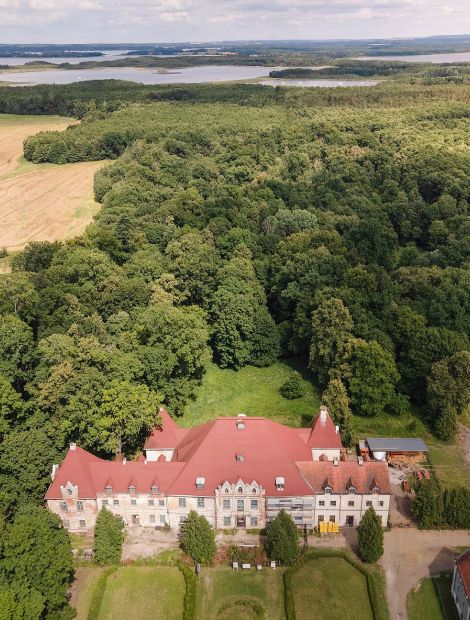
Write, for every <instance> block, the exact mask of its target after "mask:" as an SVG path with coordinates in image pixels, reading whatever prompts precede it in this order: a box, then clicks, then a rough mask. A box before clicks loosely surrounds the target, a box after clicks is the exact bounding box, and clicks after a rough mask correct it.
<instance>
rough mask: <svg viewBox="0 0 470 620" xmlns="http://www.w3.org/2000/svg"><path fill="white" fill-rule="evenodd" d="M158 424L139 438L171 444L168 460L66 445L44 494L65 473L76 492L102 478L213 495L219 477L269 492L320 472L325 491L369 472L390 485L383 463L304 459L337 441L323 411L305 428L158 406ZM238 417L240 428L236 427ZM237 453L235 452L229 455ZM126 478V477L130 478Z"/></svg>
mask: <svg viewBox="0 0 470 620" xmlns="http://www.w3.org/2000/svg"><path fill="white" fill-rule="evenodd" d="M160 415H161V417H162V425H161V428H160V429H159V430H154V431H153V433H152V434H151V436H150V437H149V439H148V440H147V442H146V444H145V447H146V448H173V449H174V454H173V460H172V461H171V462H165V461H162V462H160V461H149V462H147V463H146V462H145V461H142V460H139V461H138V462H131V461H128V462H127V463H123V462H117V461H105V460H102V459H99V458H97V457H95V456H93V455H91V454H90V453H88V452H86V451H85V450H82V449H81V448H77V449H76V450H70V451H69V453H68V454H67V456H66V457H65V459H64V461H63V463H62V465H61V467H60V468H59V470H58V472H57V473H56V478H55V480H54V482H53V483H52V484H51V486H50V488H49V490H48V492H47V494H46V499H56V498H60V497H61V493H60V486H61V485H62V486H63V485H65V484H66V483H67V481H69V480H70V482H71V483H72V484H74V485H77V484H78V487H79V496H80V497H82V498H88V497H95V496H96V494H97V493H103V492H104V488H105V486H106V484H107V483H108V481H110V480H111V481H112V484H111V486H112V487H113V492H119V493H126V492H128V488H129V486H130V484H131V483H133V484H135V486H136V492H137V493H149V492H150V489H151V486H152V484H157V485H158V486H159V488H160V490H161V491H162V492H164V493H167V494H170V495H200V496H204V495H206V496H207V495H213V494H214V490H215V489H216V488H217V487H218V486H219V485H220V484H222V483H223V482H224V481H225V480H228V481H229V482H231V483H235V482H237V481H238V480H239V479H241V480H243V481H244V482H246V483H251V482H253V481H254V480H255V481H256V482H257V483H258V484H260V485H261V486H263V487H264V488H265V489H266V494H267V495H270V496H276V495H279V496H293V495H294V496H295V495H309V494H311V492H312V489H313V491H314V492H321V491H322V486H323V484H324V482H325V480H329V481H331V485H332V487H333V491H338V492H346V485H347V483H348V481H349V480H350V479H352V480H354V482H355V483H356V484H357V490H358V492H359V493H360V492H367V493H369V492H370V491H371V483H372V480H373V479H374V478H375V479H377V481H378V484H379V486H380V488H381V490H382V492H384V493H388V492H390V485H389V481H388V472H387V466H386V464H384V463H376V462H372V463H364V465H362V466H359V465H358V464H357V463H355V462H354V463H353V462H340V463H339V465H337V466H335V465H333V463H331V462H313V461H311V458H312V455H311V449H312V448H319V449H322V448H325V449H328V448H341V447H342V446H341V439H340V435H339V434H338V433H336V430H335V426H334V424H333V423H332V421H331V420H330V419H329V416H328V414H327V413H325V414H323V415H320V416H318V417H317V418H316V419H315V421H314V423H313V425H312V429H311V431H310V430H309V429H293V428H290V427H287V426H283V425H282V424H278V423H277V422H273V421H272V420H268V419H266V418H260V417H246V418H240V417H226V418H218V419H216V420H212V421H210V422H207V423H205V424H202V425H201V426H198V427H195V428H192V429H182V428H180V427H179V426H178V425H177V424H176V422H174V420H173V419H172V418H171V417H170V416H169V415H168V413H167V412H166V411H161V414H160ZM241 420H243V423H244V424H243V426H244V428H243V429H241V428H239V426H240V421H241ZM236 455H239V458H238V459H237V458H236ZM277 476H282V477H283V478H284V480H285V484H284V488H283V490H282V491H278V490H277V489H276V483H275V481H276V477H277ZM199 477H202V478H205V484H204V488H203V489H197V488H196V478H199ZM131 481H132V482H131Z"/></svg>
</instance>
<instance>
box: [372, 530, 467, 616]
mask: <svg viewBox="0 0 470 620" xmlns="http://www.w3.org/2000/svg"><path fill="white" fill-rule="evenodd" d="M455 547H470V532H468V531H465V530H456V531H451V530H445V531H419V530H417V529H415V528H406V529H400V528H394V529H392V531H390V532H386V533H385V552H384V555H383V557H382V559H381V560H380V564H381V565H382V568H383V570H384V572H385V578H386V581H387V595H388V604H389V609H390V620H406V618H407V612H406V598H407V596H408V592H409V591H410V590H411V589H412V588H414V587H415V586H416V585H417V584H418V582H419V581H420V580H421V579H423V577H429V576H430V575H432V574H434V573H439V572H441V571H445V570H452V568H453V566H454V556H455V553H454V551H453V549H455ZM423 620H424V619H423Z"/></svg>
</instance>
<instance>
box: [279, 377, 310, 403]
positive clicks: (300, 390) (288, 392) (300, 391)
mask: <svg viewBox="0 0 470 620" xmlns="http://www.w3.org/2000/svg"><path fill="white" fill-rule="evenodd" d="M279 392H280V393H281V396H283V397H284V398H287V399H288V400H295V399H296V398H302V396H305V386H304V384H303V381H302V377H301V376H300V373H298V372H295V371H294V372H291V373H290V375H289V376H288V377H287V379H286V381H285V382H284V383H283V384H282V385H281V387H280V388H279Z"/></svg>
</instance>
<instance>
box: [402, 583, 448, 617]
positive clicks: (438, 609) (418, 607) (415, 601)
mask: <svg viewBox="0 0 470 620" xmlns="http://www.w3.org/2000/svg"><path fill="white" fill-rule="evenodd" d="M451 583H452V575H451V574H449V573H448V574H443V575H440V576H439V577H436V578H434V579H431V578H429V579H423V580H422V581H421V583H420V584H419V586H418V588H417V589H416V590H413V591H412V592H410V594H409V595H408V602H407V607H408V620H423V619H424V618H425V619H426V620H457V619H458V614H457V610H456V608H455V605H454V601H453V599H452V594H451V591H450V587H451ZM443 607H444V612H443V610H442V608H443Z"/></svg>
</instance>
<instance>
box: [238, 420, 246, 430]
mask: <svg viewBox="0 0 470 620" xmlns="http://www.w3.org/2000/svg"><path fill="white" fill-rule="evenodd" d="M244 428H245V422H241V421H240V420H238V421H237V429H238V430H239V431H242V430H243V429H244Z"/></svg>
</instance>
